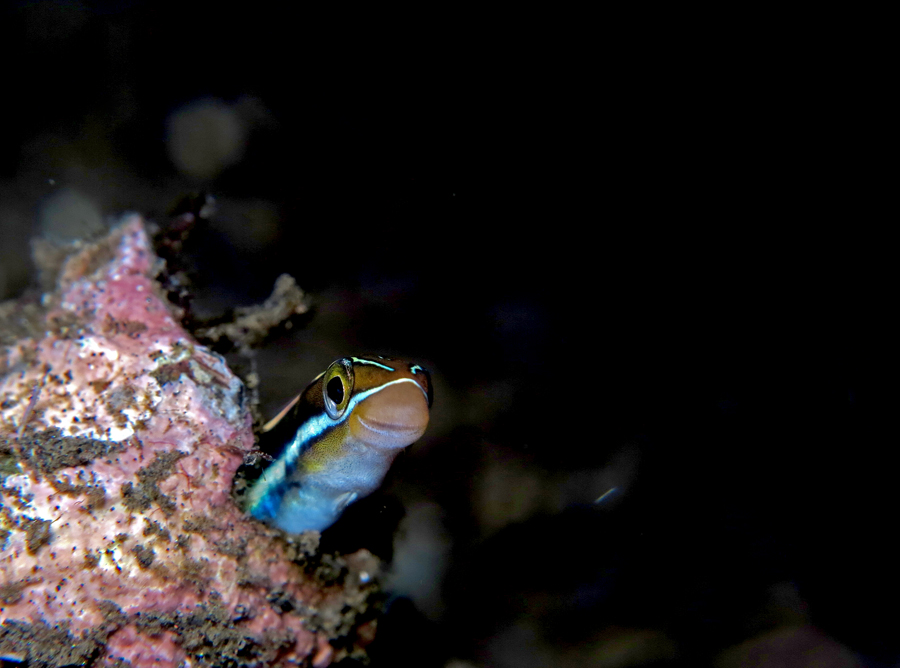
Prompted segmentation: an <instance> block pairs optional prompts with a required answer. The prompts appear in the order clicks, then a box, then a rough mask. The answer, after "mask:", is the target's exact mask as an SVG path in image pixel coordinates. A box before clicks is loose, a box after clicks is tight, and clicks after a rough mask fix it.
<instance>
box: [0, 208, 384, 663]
mask: <svg viewBox="0 0 900 668" xmlns="http://www.w3.org/2000/svg"><path fill="white" fill-rule="evenodd" d="M157 262H158V260H157V258H156V256H155V255H154V253H153V251H152V250H151V247H150V244H149V240H148V238H147V235H146V233H145V231H144V228H143V224H142V221H141V219H140V218H139V217H138V216H130V217H128V218H126V219H125V220H123V222H122V223H121V224H120V225H118V226H117V227H116V228H115V229H113V230H112V231H111V232H110V234H109V235H108V236H107V237H106V238H104V239H103V240H101V241H99V242H97V243H94V244H87V245H85V244H82V246H81V247H80V249H79V250H77V252H75V253H74V254H73V255H71V256H70V257H69V258H68V259H67V260H66V261H65V263H64V265H63V266H62V269H61V272H60V275H59V278H58V282H57V289H56V291H55V292H54V293H48V294H46V295H44V298H43V300H42V302H41V303H37V302H31V303H29V302H25V301H18V302H8V303H6V304H0V480H2V483H0V548H2V552H0V622H2V626H0V657H2V658H5V659H8V660H14V661H27V662H28V665H29V666H64V665H71V664H77V665H85V666H90V665H98V666H100V665H103V666H125V665H131V666H157V667H158V666H172V667H174V666H182V665H183V666H235V667H237V666H270V665H272V666H274V665H285V666H286V665H298V664H303V665H313V666H316V667H317V668H319V667H322V666H326V665H328V664H329V663H331V662H332V661H333V660H335V659H337V658H339V656H340V655H341V654H342V653H344V652H345V651H348V649H347V648H349V646H350V645H352V644H353V642H352V641H351V640H348V639H349V638H351V637H355V639H356V641H357V643H358V644H363V643H364V642H365V639H367V638H368V637H370V636H371V632H372V630H373V628H374V621H369V622H368V623H365V624H363V625H362V628H356V629H355V630H356V631H358V633H356V635H355V636H353V634H354V628H355V627H358V626H359V625H360V623H361V622H362V621H363V619H364V618H365V617H366V615H365V611H366V608H367V600H368V598H369V597H370V595H371V594H372V593H373V591H374V585H373V584H372V579H373V575H375V574H376V571H377V570H378V568H379V563H378V560H377V559H375V558H374V557H373V556H372V555H370V554H369V553H368V552H366V551H360V552H357V553H355V554H353V555H350V556H347V557H328V556H323V555H315V550H316V539H315V538H314V536H315V534H312V536H313V537H312V538H309V537H308V536H307V535H304V537H302V538H298V539H297V540H298V542H290V540H287V539H285V537H284V535H283V534H281V533H280V532H278V531H276V530H273V529H270V528H268V527H266V526H264V525H263V524H261V523H259V522H257V521H255V520H253V519H251V518H249V517H248V516H246V515H245V514H244V513H243V512H242V511H241V510H240V509H239V508H238V507H237V506H236V505H235V503H234V501H233V499H232V496H231V488H232V482H233V478H234V474H235V472H236V471H237V469H238V467H239V466H241V464H242V463H243V462H244V459H245V456H247V455H249V454H250V453H251V452H252V451H253V450H254V448H255V445H254V437H253V430H252V419H251V416H250V411H249V408H248V401H247V399H246V397H245V391H244V386H243V385H242V383H241V381H240V380H239V379H238V378H236V377H235V376H234V375H233V374H232V372H231V371H230V370H229V369H228V367H227V366H226V365H225V363H224V361H223V360H222V358H221V357H219V356H218V355H216V354H215V353H212V352H210V351H209V350H207V349H206V348H204V347H202V346H200V345H198V344H197V343H196V342H194V341H193V340H192V338H191V337H190V335H189V334H188V333H187V332H186V331H185V330H184V329H183V328H182V327H181V325H180V324H179V322H178V321H176V319H175V318H174V317H173V315H172V313H171V312H170V310H169V308H168V306H167V304H166V303H165V300H164V299H163V298H162V297H161V296H160V291H159V288H158V286H157V285H156V284H155V283H154V280H153V277H152V274H153V271H154V269H155V268H156V263H157ZM317 559H318V560H319V561H320V563H322V564H324V565H326V566H327V568H324V569H323V568H321V567H320V568H319V569H318V573H319V575H316V573H315V572H314V571H315V569H314V568H312V567H311V564H312V563H313V562H315V561H316V560H317ZM323 571H328V572H330V573H331V576H329V577H328V578H324V577H322V576H321V573H322V572H323ZM335 647H338V648H339V649H337V650H335Z"/></svg>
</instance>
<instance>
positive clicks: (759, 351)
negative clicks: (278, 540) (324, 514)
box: [0, 0, 900, 668]
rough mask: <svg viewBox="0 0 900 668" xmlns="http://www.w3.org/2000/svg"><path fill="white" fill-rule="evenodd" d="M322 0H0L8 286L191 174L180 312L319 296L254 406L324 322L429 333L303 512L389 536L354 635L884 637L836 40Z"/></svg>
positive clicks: (281, 390)
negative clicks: (417, 371) (389, 446)
mask: <svg viewBox="0 0 900 668" xmlns="http://www.w3.org/2000/svg"><path fill="white" fill-rule="evenodd" d="M344 11H345V13H346V14H348V15H343V14H341V13H340V12H339V13H337V14H336V15H334V16H328V17H325V16H320V15H316V14H314V13H313V12H312V11H309V10H303V11H297V12H294V13H288V12H276V13H267V11H266V10H265V9H263V8H261V7H260V8H256V7H253V6H250V5H248V6H244V7H242V8H241V9H240V10H239V11H228V12H224V11H223V10H222V9H221V8H220V7H217V6H215V5H210V6H209V7H208V8H205V9H202V8H199V7H198V6H193V5H192V6H190V7H188V8H186V7H185V6H183V5H169V4H166V3H150V2H140V1H137V0H135V1H134V2H122V3H99V4H98V3H74V2H71V3H70V2H66V3H63V2H44V3H5V4H4V9H3V13H2V27H0V38H2V47H0V48H2V55H3V62H4V69H3V76H2V92H0V96H2V99H3V111H4V120H3V131H2V133H0V235H2V236H0V297H2V298H13V297H15V296H16V295H18V294H20V293H21V292H22V291H23V290H24V289H26V287H28V286H29V285H34V281H35V278H34V276H33V274H32V269H31V264H30V261H29V259H28V258H29V253H30V251H29V239H30V238H31V237H32V236H39V235H43V236H45V237H48V238H69V237H72V236H79V235H82V234H85V233H89V232H94V231H96V230H98V229H101V228H102V227H103V226H104V225H105V224H107V223H106V221H107V220H108V217H111V216H115V215H117V214H119V213H121V212H123V211H126V210H136V211H139V212H141V213H143V214H144V215H146V216H147V217H148V218H149V219H151V220H155V221H157V222H159V223H161V224H162V223H165V221H166V220H167V219H168V216H169V214H170V212H171V210H172V207H173V206H174V205H175V204H176V202H177V201H178V200H179V198H181V197H182V196H183V195H185V194H186V193H189V192H192V191H197V190H203V191H207V192H209V193H211V194H212V195H213V196H215V197H216V199H217V202H218V208H217V213H216V214H215V216H213V218H212V219H211V221H210V224H209V226H208V227H206V228H204V229H202V230H200V231H199V232H198V235H199V237H198V238H195V239H194V241H195V247H194V252H195V256H196V257H195V261H196V263H197V265H196V266H197V270H198V273H197V276H196V282H195V286H194V287H195V292H196V308H197V310H198V313H199V314H201V315H204V314H205V315H215V314H217V313H221V312H222V311H224V310H225V309H226V308H228V307H231V306H234V305H241V304H251V303H255V302H259V301H261V300H262V299H264V298H265V297H266V296H267V294H268V292H269V291H270V290H271V287H272V284H273V283H274V280H275V278H276V277H277V276H278V275H279V274H281V273H285V272H286V273H290V274H292V275H293V276H294V277H295V278H296V279H297V281H298V282H299V284H300V285H301V287H302V288H303V289H304V290H306V291H307V292H308V293H309V295H310V301H311V304H312V306H313V312H312V315H311V316H309V317H308V318H306V319H305V320H304V321H303V322H301V323H299V324H298V326H296V327H294V328H293V329H291V330H285V331H281V332H279V333H277V334H276V336H275V337H274V338H273V340H271V341H270V342H269V344H268V346H267V347H266V348H265V349H263V350H261V351H259V352H258V354H257V357H256V364H257V368H258V372H259V375H260V379H261V388H260V392H261V401H262V407H263V410H264V412H265V413H266V414H267V415H271V414H273V413H274V412H276V411H277V410H278V408H279V407H280V406H281V405H282V404H283V403H284V402H285V401H287V400H288V399H289V398H290V397H291V396H292V395H293V394H294V393H296V392H298V391H299V390H300V389H302V387H303V386H304V385H305V384H306V383H307V382H308V380H309V379H311V378H312V377H313V376H314V375H316V374H317V373H318V372H319V371H321V370H322V369H324V368H325V366H326V365H327V364H328V363H329V362H330V361H331V360H332V359H334V358H335V357H338V356H340V355H343V354H351V353H362V352H375V353H380V354H395V355H401V356H404V357H409V358H412V359H416V360H418V361H421V362H422V363H424V364H427V365H428V366H429V367H430V368H431V369H432V371H433V373H434V377H435V384H436V395H437V396H436V403H435V407H434V411H433V418H432V426H431V427H430V429H429V433H428V434H426V436H425V438H424V439H423V440H422V441H421V442H420V443H419V444H417V445H415V446H413V447H412V448H411V449H410V450H409V452H408V453H407V454H405V455H404V456H402V457H401V458H400V459H399V460H398V461H397V463H396V464H395V467H394V469H393V470H392V472H391V474H390V475H389V478H388V480H387V481H386V484H385V487H384V489H383V490H382V491H380V492H378V493H377V494H376V495H374V496H373V497H371V498H370V499H368V500H366V501H363V502H360V503H358V504H357V505H356V506H354V507H352V508H351V510H350V511H348V513H347V514H346V515H345V517H344V518H343V519H342V520H341V521H340V522H339V523H338V524H337V525H335V527H333V528H332V529H330V530H329V532H326V534H325V536H324V538H323V541H324V542H325V544H326V546H329V547H331V548H333V549H339V550H347V551H349V550H353V549H358V548H360V547H366V548H368V549H370V550H372V551H375V552H377V553H378V554H380V555H381V556H383V557H384V558H385V559H393V563H394V566H393V572H394V575H392V576H391V579H390V580H389V586H390V587H391V588H392V591H393V592H394V595H393V597H392V599H391V601H390V604H389V609H388V612H387V614H386V617H385V618H384V619H383V620H382V623H381V625H380V627H379V638H378V640H377V641H376V644H375V645H374V646H373V647H372V657H373V663H372V665H373V666H388V665H390V666H406V665H409V666H435V667H442V666H448V667H449V666H457V667H462V666H468V665H473V666H524V667H525V668H529V667H530V666H544V665H547V666H550V665H553V666H563V667H568V666H588V665H591V666H593V665H596V666H650V665H660V666H663V665H664V666H676V665H678V666H681V665H684V666H694V665H703V664H711V663H714V662H718V664H717V665H720V666H740V665H767V666H774V665H797V666H806V665H810V666H811V665H828V666H832V665H833V666H851V665H871V666H889V665H895V663H896V662H897V661H898V660H900V643H898V641H897V637H898V634H897V627H898V625H897V622H898V619H897V613H896V600H897V594H898V579H897V575H896V556H895V555H896V551H895V548H894V541H895V533H896V526H895V525H896V523H895V522H894V521H892V520H893V519H894V513H893V512H892V511H891V508H892V507H894V504H895V503H896V502H895V499H894V498H893V497H892V496H891V495H890V494H889V490H891V489H892V487H893V483H894V477H895V474H894V471H893V469H891V468H890V467H889V466H888V465H887V463H886V460H887V458H886V457H885V453H886V452H888V451H889V449H893V448H895V447H896V429H894V428H893V424H892V423H888V420H887V416H888V415H889V413H888V400H887V399H886V398H885V397H886V396H887V395H886V393H885V392H884V390H883V388H884V387H885V386H887V385H888V384H890V385H893V384H894V383H895V380H894V377H893V376H891V375H890V372H889V371H888V370H887V366H888V365H887V360H888V359H889V356H888V355H887V354H886V353H885V350H886V348H885V347H884V345H885V344H886V343H887V332H888V331H889V330H888V328H887V322H888V318H889V315H888V314H889V313H890V312H891V311H893V310H895V309H894V308H893V306H894V301H887V300H886V299H885V297H884V295H883V291H884V289H885V287H886V286H889V285H891V283H892V282H893V281H895V280H896V272H895V271H889V267H890V266H892V265H895V261H894V260H893V257H892V255H893V254H892V253H891V252H890V250H889V247H888V246H887V243H886V239H885V237H884V230H883V229H882V228H884V227H886V222H885V221H884V219H883V218H882V217H881V216H880V214H879V213H878V212H877V211H876V210H875V208H874V206H873V201H874V200H875V198H876V197H877V194H878V192H879V191H880V190H881V189H882V188H881V185H882V183H883V182H884V181H886V179H885V177H884V176H883V175H882V174H880V173H879V172H878V171H877V160H876V161H873V160H871V159H870V158H871V155H870V154H869V152H870V151H872V152H874V153H878V150H877V148H876V146H877V140H878V137H877V133H876V132H875V131H874V130H873V128H872V125H873V123H874V121H873V116H874V115H875V114H876V113H877V109H878V108H879V107H880V104H879V102H878V97H879V95H880V93H879V92H878V88H877V87H873V86H870V85H869V84H868V82H867V81H866V78H865V76H863V75H862V74H861V73H860V71H861V69H864V68H859V67H857V65H858V64H859V61H854V60H853V59H852V58H851V56H852V57H853V58H859V57H860V56H859V51H858V50H857V49H856V47H853V46H851V45H848V44H847V43H846V41H845V40H844V39H843V37H844V36H846V35H845V34H844V33H842V32H837V33H834V32H828V31H823V30H820V29H819V28H821V26H819V25H818V24H815V22H814V21H813V20H812V19H810V18H809V17H805V18H804V19H803V20H802V21H796V22H795V21H792V20H791V19H790V18H789V17H784V16H781V17H769V18H772V20H771V21H767V20H766V17H756V19H757V20H759V22H758V23H754V24H753V26H754V27H753V28H750V27H748V25H747V24H746V21H745V20H743V19H742V20H740V21H735V20H731V19H728V18H726V17H718V18H716V17H709V16H704V17H691V16H684V15H678V16H661V15H653V16H640V17H629V18H624V17H621V16H612V15H608V16H604V17H599V16H597V17H592V18H589V17H579V16H566V15H563V14H560V15H558V16H542V15H534V16H526V15H523V14H521V13H517V14H510V15H498V16H488V15H487V14H485V13H475V14H462V13H460V12H461V10H460V9H459V8H454V7H449V6H448V7H446V8H444V10H443V11H442V10H440V9H439V8H434V9H432V10H431V11H430V13H428V14H426V13H421V14H420V15H417V14H415V13H413V14H410V13H398V14H396V15H388V14H387V13H382V14H377V13H375V14H372V15H366V16H363V15H358V14H353V15H350V14H349V13H350V10H349V9H346V10H344ZM745 18H746V17H745ZM695 19H696V20H695ZM700 19H702V20H703V21H713V23H712V24H703V22H702V21H700ZM760 19H761V20H760ZM819 19H821V17H818V19H817V20H819ZM775 26H777V27H775ZM843 30H844V32H845V33H847V34H849V33H851V32H852V28H851V27H850V26H846V27H844V29H843ZM865 48H866V49H867V52H866V56H863V57H862V59H863V60H865V57H871V58H873V59H875V58H878V57H879V56H878V53H877V49H878V45H877V44H868V45H867V46H866V47H865ZM191 114H194V115H191ZM179 118H182V119H187V120H184V122H183V124H182V125H178V121H177V120H176V119H179ZM175 128H181V129H182V130H181V131H182V132H183V134H178V132H179V131H178V130H177V129H175ZM185 137H187V139H185ZM229 138H231V139H229ZM192 142H194V143H192ZM223 146H224V147H225V148H222V147H223ZM229 146H230V147H231V148H230V149H228V147H229ZM179 150H181V151H182V153H181V155H188V156H191V155H194V156H195V155H198V154H204V155H206V154H208V155H209V156H211V157H210V159H209V160H208V161H207V162H205V163H203V164H202V165H201V166H200V167H197V166H196V165H195V166H193V167H192V166H191V165H190V164H188V163H184V162H181V163H180V162H179V161H178V159H177V158H174V159H173V157H172V156H173V155H177V154H178V151H179ZM229 151H230V152H229ZM216 156H218V157H216ZM889 261H891V262H892V265H889V264H888V262H889ZM300 325H302V327H301V326H300ZM237 363H240V362H237ZM893 413H894V411H891V413H890V414H893ZM612 487H615V488H616V491H615V492H614V493H613V494H611V495H610V496H609V497H607V498H606V499H605V500H603V501H602V502H600V503H593V502H594V500H595V499H596V498H598V497H599V496H600V495H601V494H603V493H604V492H606V491H607V490H609V489H610V488H612ZM773 639H775V640H773ZM778 639H780V641H781V645H780V649H779V650H777V651H776V650H772V649H771V647H773V646H774V645H770V644H767V643H771V642H776V643H777V641H778ZM754 648H755V649H754ZM760 648H762V649H760ZM754 651H759V652H762V654H760V655H754V654H753V652H754ZM804 651H806V652H807V653H806V654H804ZM754 656H756V657H757V659H759V657H760V656H761V657H762V659H761V661H762V662H761V663H748V662H749V661H751V658H750V657H754ZM816 658H818V659H819V660H823V661H825V662H826V663H821V664H813V663H811V661H813V660H814V659H816ZM779 660H780V661H782V663H777V661H779ZM454 661H455V663H454ZM464 662H465V663H464ZM855 662H858V663H855Z"/></svg>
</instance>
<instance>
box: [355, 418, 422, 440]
mask: <svg viewBox="0 0 900 668" xmlns="http://www.w3.org/2000/svg"><path fill="white" fill-rule="evenodd" d="M356 419H357V421H358V422H359V424H360V425H362V426H363V427H365V428H366V429H367V430H369V431H371V432H372V433H374V434H378V435H379V436H382V437H386V438H402V437H404V436H409V437H415V438H418V437H419V436H421V435H422V433H423V432H424V431H425V427H426V426H427V425H412V426H410V425H408V424H398V423H396V422H380V421H378V420H372V419H371V418H370V419H366V418H364V417H362V416H361V415H357V416H356Z"/></svg>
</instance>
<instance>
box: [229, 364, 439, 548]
mask: <svg viewBox="0 0 900 668" xmlns="http://www.w3.org/2000/svg"><path fill="white" fill-rule="evenodd" d="M433 399H434V391H433V389H432V385H431V375H430V374H429V373H428V371H426V370H425V369H424V368H423V367H421V366H419V365H418V364H414V363H411V362H406V361H402V360H397V359H391V358H387V357H380V356H377V355H372V356H365V357H342V358H341V359H338V360H335V361H334V362H332V364H331V365H330V366H329V367H328V369H326V370H325V372H324V373H321V374H319V375H318V376H317V377H316V378H315V379H314V380H313V381H312V383H310V385H309V386H308V387H307V388H306V389H305V390H304V391H303V392H302V393H301V394H300V395H298V396H297V397H296V398H295V399H294V400H293V401H291V403H289V404H288V405H287V406H286V407H285V408H284V409H283V410H282V411H281V412H280V413H279V414H278V415H277V416H276V417H275V418H273V419H272V420H271V421H270V422H269V423H267V424H266V425H265V427H264V428H263V431H264V432H271V433H272V434H273V435H274V438H275V439H276V442H280V443H281V444H282V445H281V446H280V450H275V452H277V455H276V456H275V459H274V461H273V462H272V464H271V465H270V466H269V467H268V468H267V469H265V470H264V471H263V473H262V476H261V477H260V478H259V479H258V480H257V481H256V483H254V485H253V486H252V487H251V488H250V491H249V492H248V495H247V511H248V512H249V513H250V514H251V515H252V516H253V517H255V518H257V519H259V520H263V521H266V522H269V523H270V524H273V525H275V526H277V527H279V528H281V529H283V530H284V531H287V532H289V533H300V532H301V531H308V530H313V529H315V530H317V531H322V530H324V529H326V528H328V527H329V526H331V525H332V524H333V523H334V522H335V521H336V520H337V518H338V517H340V515H341V513H342V512H343V511H344V508H346V507H347V506H348V505H349V504H351V503H353V502H354V501H356V500H357V499H359V498H361V497H364V496H366V495H368V494H370V493H372V492H373V491H374V490H375V489H376V488H377V487H378V486H379V485H380V484H381V482H382V480H384V476H385V474H386V473H387V470H388V468H390V465H391V463H392V462H393V461H394V458H395V457H396V456H397V454H398V453H399V452H400V451H401V450H402V449H403V448H405V447H406V446H407V445H410V444H411V443H414V442H415V441H417V440H418V439H419V438H420V437H421V436H422V434H424V433H425V428H426V427H427V426H428V418H429V409H430V408H431V404H432V401H433Z"/></svg>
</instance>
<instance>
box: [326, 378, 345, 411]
mask: <svg viewBox="0 0 900 668" xmlns="http://www.w3.org/2000/svg"><path fill="white" fill-rule="evenodd" d="M325 393H326V394H327V395H328V398H329V399H331V401H332V403H334V404H335V405H338V404H340V403H341V402H342V401H343V400H344V383H343V381H341V379H340V378H339V377H338V376H335V377H334V378H332V379H331V380H329V381H328V386H327V387H326V388H325Z"/></svg>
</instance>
